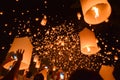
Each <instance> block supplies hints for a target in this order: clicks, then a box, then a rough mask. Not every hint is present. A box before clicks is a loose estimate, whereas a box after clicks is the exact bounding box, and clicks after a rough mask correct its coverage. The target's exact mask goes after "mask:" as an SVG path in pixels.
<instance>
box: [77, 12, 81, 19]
mask: <svg viewBox="0 0 120 80" xmlns="http://www.w3.org/2000/svg"><path fill="white" fill-rule="evenodd" d="M77 18H78V20H80V19H81V14H80V12H77Z"/></svg>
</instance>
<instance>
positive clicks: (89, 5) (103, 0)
mask: <svg viewBox="0 0 120 80" xmlns="http://www.w3.org/2000/svg"><path fill="white" fill-rule="evenodd" d="M80 3H81V7H82V12H83V16H84V20H85V22H86V23H88V24H92V25H95V24H99V23H102V22H104V21H105V20H107V19H108V18H109V16H110V14H111V6H110V4H109V3H108V1H107V0H80Z"/></svg>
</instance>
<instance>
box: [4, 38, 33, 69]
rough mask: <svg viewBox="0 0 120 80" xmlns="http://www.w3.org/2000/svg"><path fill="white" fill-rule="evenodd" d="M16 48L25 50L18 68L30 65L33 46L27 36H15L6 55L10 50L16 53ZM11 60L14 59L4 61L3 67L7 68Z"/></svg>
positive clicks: (11, 62) (25, 67)
mask: <svg viewBox="0 0 120 80" xmlns="http://www.w3.org/2000/svg"><path fill="white" fill-rule="evenodd" d="M18 49H23V50H25V52H24V54H23V60H22V62H21V65H20V68H19V70H22V69H28V68H29V65H30V61H31V57H32V49H33V46H32V44H31V42H30V40H29V38H28V37H22V38H15V39H14V41H13V43H12V45H11V48H10V50H9V52H8V54H7V55H9V53H10V52H15V53H16V51H17V50H18ZM13 62H14V60H12V61H10V62H8V63H6V64H5V65H4V66H3V67H4V68H6V69H9V67H10V66H11V65H12V64H13Z"/></svg>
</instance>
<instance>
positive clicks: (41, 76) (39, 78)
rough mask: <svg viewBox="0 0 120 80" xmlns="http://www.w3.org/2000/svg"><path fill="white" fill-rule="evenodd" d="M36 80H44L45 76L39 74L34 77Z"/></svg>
mask: <svg viewBox="0 0 120 80" xmlns="http://www.w3.org/2000/svg"><path fill="white" fill-rule="evenodd" d="M34 80H44V76H43V74H42V73H37V74H36V75H35V76H34Z"/></svg>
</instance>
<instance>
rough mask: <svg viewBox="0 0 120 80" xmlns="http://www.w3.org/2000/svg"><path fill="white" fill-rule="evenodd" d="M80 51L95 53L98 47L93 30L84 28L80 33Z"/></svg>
mask: <svg viewBox="0 0 120 80" xmlns="http://www.w3.org/2000/svg"><path fill="white" fill-rule="evenodd" d="M79 37H80V45H81V52H82V53H83V54H85V55H92V54H96V53H97V52H98V51H99V50H100V49H99V47H98V46H97V39H96V37H95V35H94V32H92V31H90V30H89V29H87V28H84V29H83V30H82V31H81V32H80V33H79Z"/></svg>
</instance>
